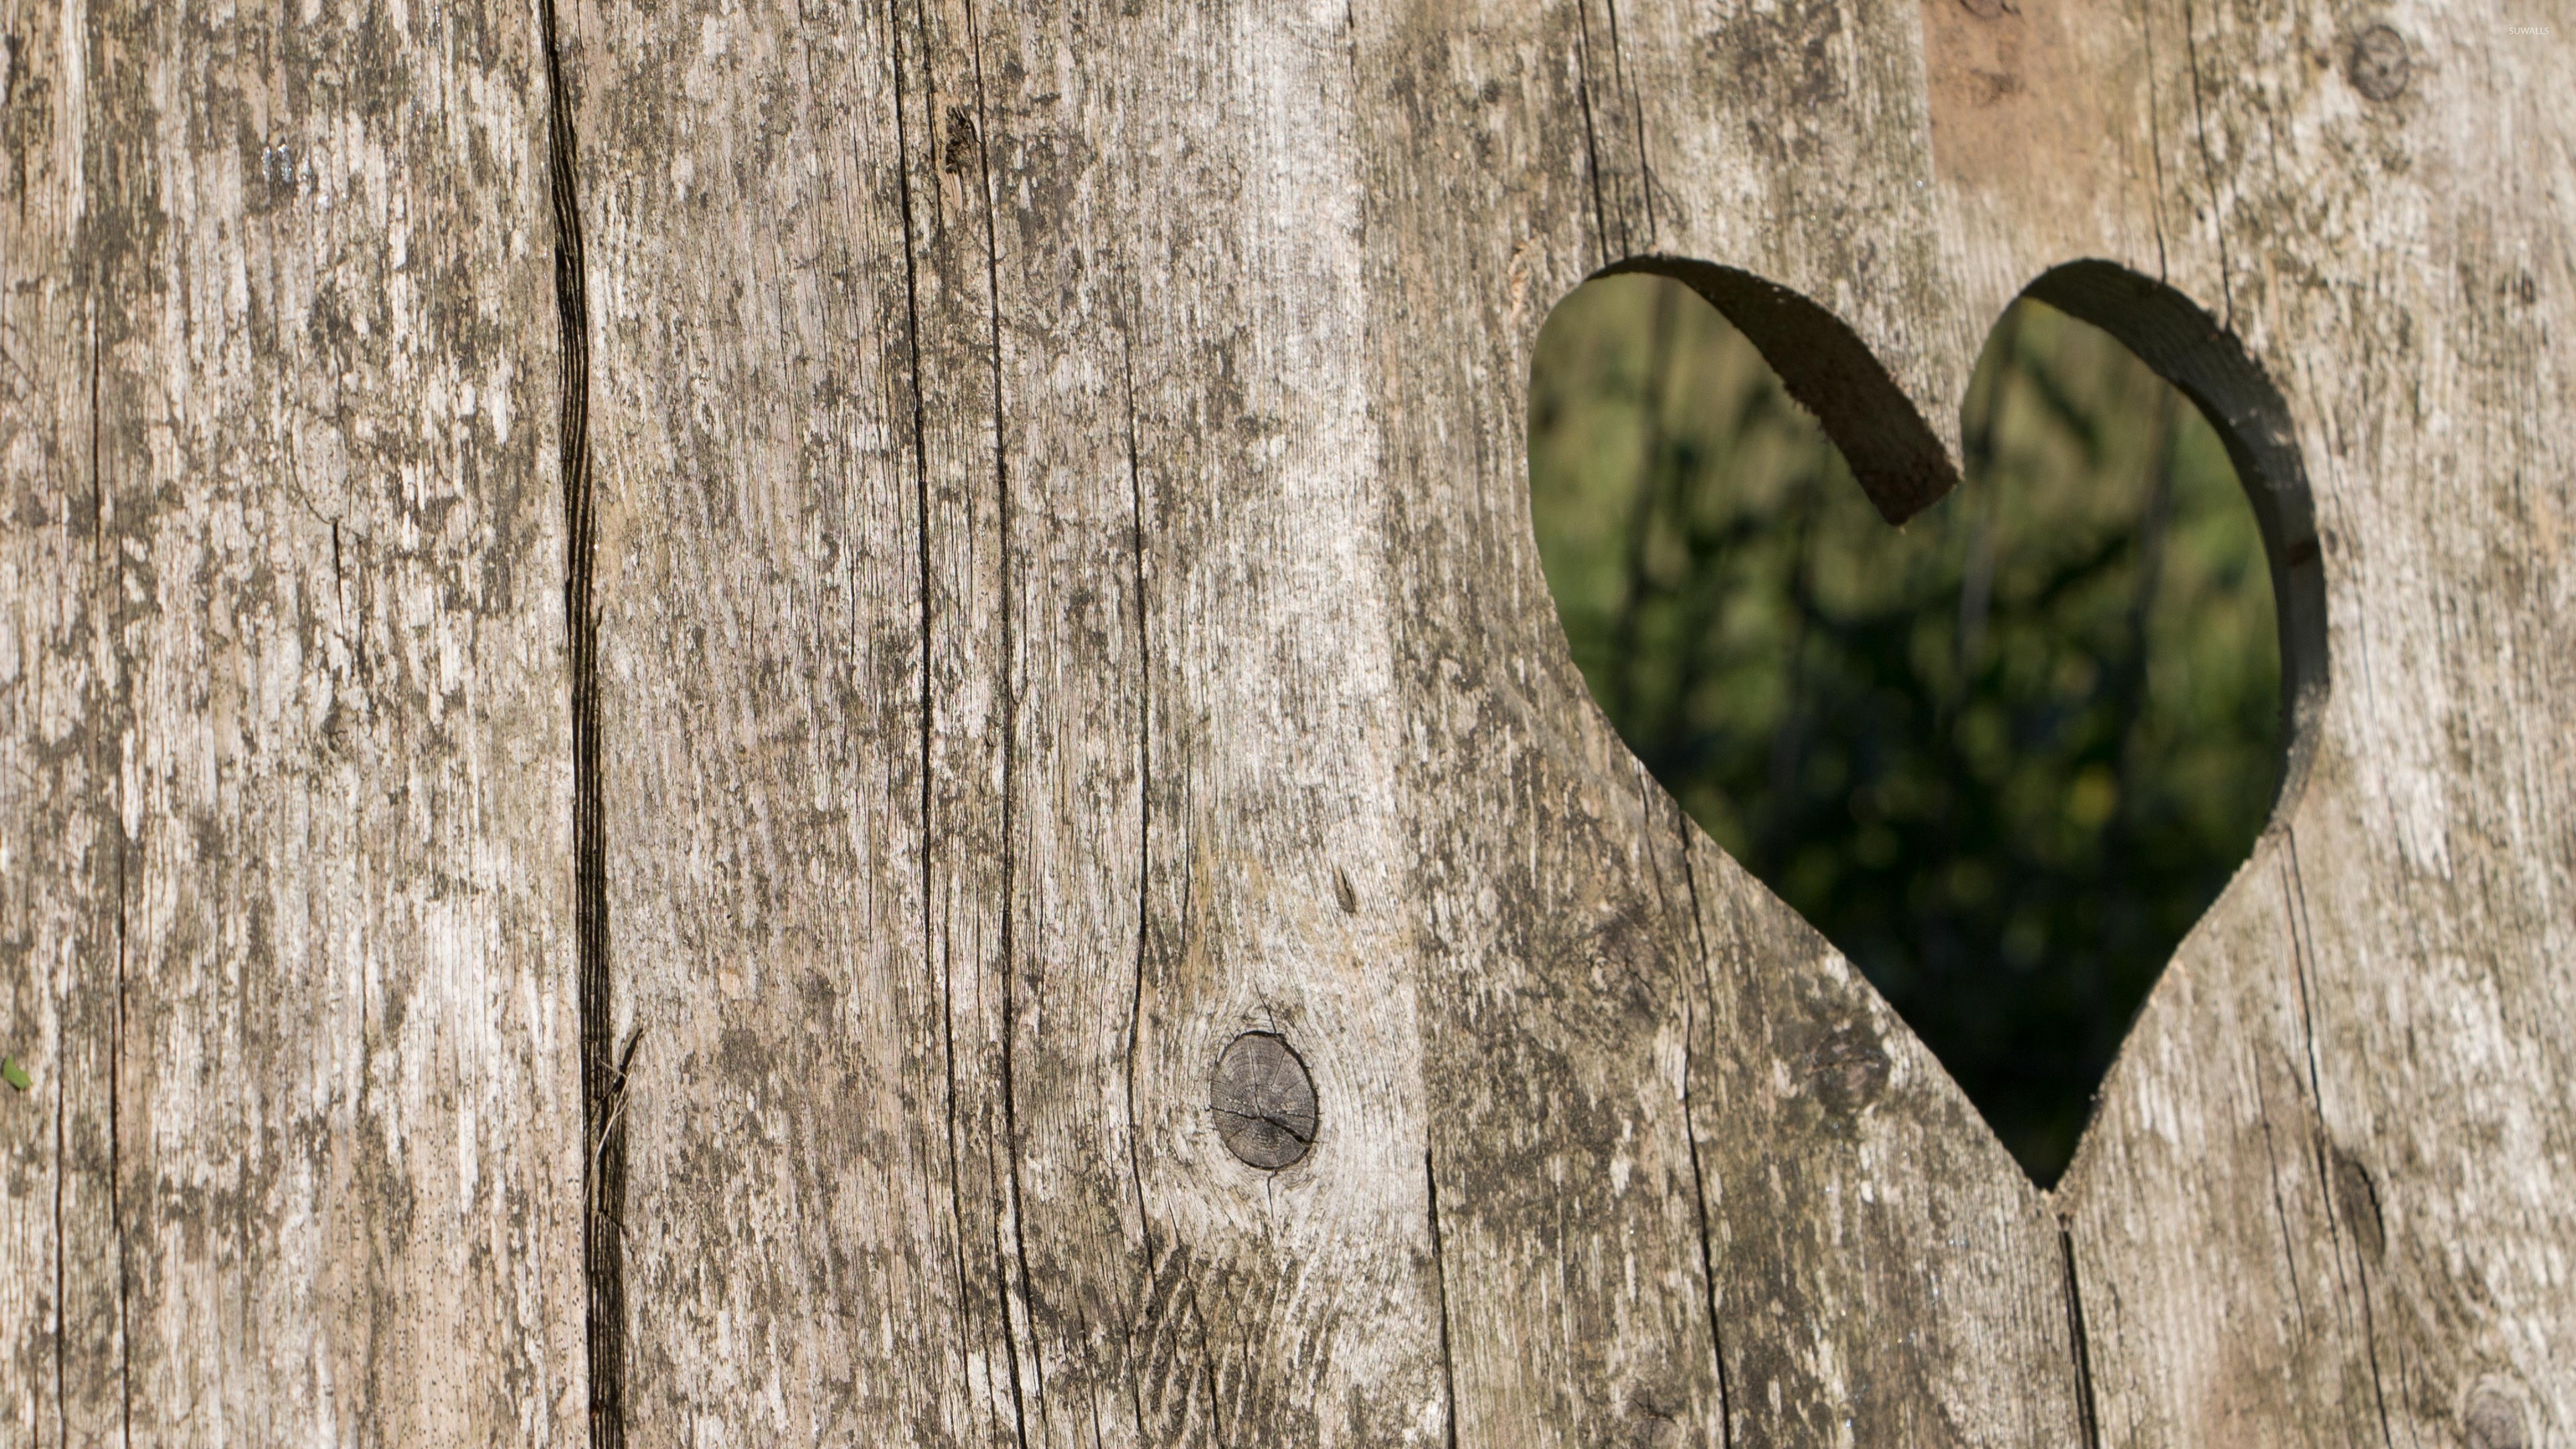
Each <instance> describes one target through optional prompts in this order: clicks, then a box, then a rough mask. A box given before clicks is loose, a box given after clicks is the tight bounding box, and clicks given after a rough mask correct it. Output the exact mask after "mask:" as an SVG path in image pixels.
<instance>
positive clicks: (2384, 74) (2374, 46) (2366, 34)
mask: <svg viewBox="0 0 2576 1449" xmlns="http://www.w3.org/2000/svg"><path fill="white" fill-rule="evenodd" d="M2414 73H2415V62H2414V61H2413V60H2412V59H2411V58H2410V57H2409V56H2408V55H2407V52H2406V37H2405V36H2402V35H2400V34H2398V33H2397V32H2396V31H2395V30H2392V29H2390V28H2389V27H2387V26H2385V25H2374V26H2372V27H2370V28H2369V29H2368V30H2365V31H2363V32H2362V33H2361V34H2360V35H2358V36H2356V37H2354V39H2353V42H2352V55H2351V57H2350V58H2349V59H2348V60H2346V61H2345V62H2344V74H2345V75H2346V76H2347V77H2349V78H2350V79H2351V81H2352V88H2353V89H2354V90H2357V91H2359V92H2361V93H2362V95H2364V96H2366V97H2368V98H2369V99H2371V100H2374V101H2393V100H2395V99H2397V98H2398V97H2399V96H2401V95H2404V94H2405V93H2406V82H2407V81H2408V80H2409V79H2410V78H2411V77H2412V76H2413V75H2414Z"/></svg>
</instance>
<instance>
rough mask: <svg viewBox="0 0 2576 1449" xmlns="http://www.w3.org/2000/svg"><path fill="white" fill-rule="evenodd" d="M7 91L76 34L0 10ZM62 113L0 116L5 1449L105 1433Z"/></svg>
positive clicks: (71, 187) (55, 89)
mask: <svg viewBox="0 0 2576 1449" xmlns="http://www.w3.org/2000/svg"><path fill="white" fill-rule="evenodd" d="M0 33H5V34H7V35H8V36H9V37H10V41H9V60H8V66H9V79H8V82H7V87H8V90H9V91H10V93H12V94H13V95H17V94H23V95H26V96H28V97H45V98H47V99H52V98H55V97H76V96H79V95H80V94H81V93H82V85H83V82H85V81H86V79H87V78H88V59H87V55H88V52H87V47H86V44H85V42H86V40H87V36H86V35H85V34H84V33H83V32H82V31H81V30H79V29H78V28H76V27H69V26H65V25H64V24H63V23H62V17H61V16H60V15H59V14H58V13H56V12H55V11H54V9H53V7H51V6H49V5H29V4H25V3H17V0H13V3H11V4H9V5H8V6H7V7H5V9H0ZM85 140H86V136H85V127H84V117H83V116H82V114H81V111H80V109H79V108H78V107H77V106H73V105H65V104H59V103H58V104H55V105H51V106H47V107H44V108H42V109H38V108H37V107H34V106H29V107H27V108H25V109H23V110H14V111H13V113H12V114H11V117H10V124H9V126H8V130H7V144H6V147H5V150H0V165H5V166H6V168H7V171H6V175H5V190H6V194H7V195H8V197H9V199H10V200H11V202H12V203H14V204H12V205H9V206H6V207H0V397H5V398H6V404H5V406H0V478H5V484H6V490H7V491H6V498H7V500H8V502H7V509H6V514H5V517H0V605H5V607H6V609H7V616H6V622H5V626H0V992H5V993H6V998H5V999H6V1011H7V1015H6V1018H5V1020H6V1023H7V1025H6V1027H5V1031H6V1033H7V1035H6V1039H5V1041H0V1052H5V1053H7V1054H8V1055H10V1056H12V1057H14V1058H15V1059H16V1060H17V1061H18V1062H19V1063H21V1064H22V1065H23V1067H24V1068H25V1070H26V1071H27V1072H28V1074H29V1077H30V1088H29V1091H28V1092H27V1093H26V1094H25V1095H24V1096H21V1095H19V1094H17V1093H0V1108H5V1110H0V1153H5V1158H0V1160H5V1163H6V1175H5V1181H6V1184H7V1186H6V1192H5V1196H0V1265H5V1266H0V1324H5V1328H0V1332H5V1333H6V1335H7V1339H6V1348H5V1351H0V1415H5V1422H6V1424H7V1429H6V1433H7V1434H8V1436H9V1437H10V1438H12V1439H14V1440H16V1441H18V1442H20V1443H26V1444H40V1445H62V1444H67V1443H78V1442H93V1441H98V1440H103V1439H105V1438H106V1437H107V1436H109V1435H111V1434H113V1433H115V1432H117V1430H118V1429H119V1427H120V1426H121V1425H122V1423H123V1417H124V1385H123V1381H122V1375H121V1372H120V1370H121V1366H122V1363H123V1358H124V1348H123V1344H124V1339H123V1319H122V1312H121V1310H122V1308H123V1302H122V1297H121V1295H120V1293H119V1291H118V1288H119V1281H120V1280H119V1276H118V1271H117V1270H118V1257H117V1232H116V1223H117V1218H116V1213H115V1184H116V1155H115V1127H114V1119H113V1104H114V1101H115V1098H114V1082H115V1055H114V1053H115V1047H116V1017H115V1006H116V995H115V990H114V987H115V979H116V978H115V971H114V963H115V961H116V951H117V924H118V922H117V892H118V886H119V877H118V870H117V866H118V860H119V854H120V852H119V850H118V846H119V845H120V844H121V836H122V833H123V832H122V830H121V829H120V827H119V824H118V820H117V813H116V808H115V789H116V777H117V773H118V769H119V764H120V762H119V760H118V759H117V757H116V756H115V754H114V752H113V743H114V740H115V738H116V733H115V731H114V730H112V729H111V728H110V727H109V726H108V721H107V714H108V709H109V700H108V698H107V690H106V688H105V687H104V684H103V681H102V680H101V679H100V677H99V675H100V666H101V665H102V663H104V662H106V661H107V660H108V658H109V655H108V649H107V642H108V641H107V638H106V631H105V629H104V628H103V627H102V625H101V622H100V621H101V615H102V613H103V612H104V610H105V606H106V604H107V602H108V601H107V600H105V599H103V598H102V594H103V593H104V591H105V585H104V583H103V581H104V580H106V579H108V578H109V569H110V565H109V562H108V555H107V541H106V538H105V534H104V530H103V524H104V521H105V520H104V517H103V515H102V512H101V507H100V504H101V497H100V492H99V487H98V481H97V472H96V455H95V453H94V452H93V449H92V446H91V439H92V438H93V437H94V436H95V429H94V426H93V422H92V418H93V407H94V404H95V401H96V394H95V392H94V391H93V390H92V386H91V384H92V379H93V378H94V376H95V375H96V374H95V371H94V368H95V357H96V352H95V348H94V346H93V332H92V320H93V319H92V312H93V305H94V302H93V297H92V295H91V289H90V287H89V286H88V285H87V284H86V281H85V279H84V277H83V274H82V273H83V268H82V265H81V262H82V258H81V246H82V236H81V215H82V212H83V209H84V207H83V203H84V201H85V200H86V196H87V189H88V188H87V182H86V177H85V175H84V163H85V162H86V161H87V160H88V159H89V158H88V156H87V154H86V148H85V146H84V141H85Z"/></svg>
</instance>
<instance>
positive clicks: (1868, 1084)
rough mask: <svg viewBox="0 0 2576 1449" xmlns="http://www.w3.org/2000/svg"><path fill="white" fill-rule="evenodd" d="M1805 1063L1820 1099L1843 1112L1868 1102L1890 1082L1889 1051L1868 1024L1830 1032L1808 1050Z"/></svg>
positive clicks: (1808, 1080)
mask: <svg viewBox="0 0 2576 1449" xmlns="http://www.w3.org/2000/svg"><path fill="white" fill-rule="evenodd" d="M1805 1065H1806V1069H1807V1083H1808V1085H1809V1087H1810V1088H1811V1089H1812V1090H1813V1091H1814V1092H1815V1094H1816V1098H1817V1100H1819V1101H1821V1102H1824V1103H1825V1104H1826V1105H1828V1106H1831V1107H1834V1108H1836V1109H1837V1110H1840V1111H1845V1112H1849V1111H1853V1110H1855V1109H1857V1108H1859V1107H1862V1106H1865V1105H1867V1104H1868V1103H1869V1102H1870V1100H1871V1099H1873V1098H1875V1097H1876V1096H1877V1095H1878V1092H1879V1089H1880V1088H1881V1087H1884V1086H1886V1085H1887V1050H1886V1048H1884V1047H1882V1046H1880V1045H1879V1044H1878V1038H1877V1036H1876V1035H1875V1034H1874V1033H1872V1032H1871V1031H1869V1030H1868V1029H1867V1028H1865V1027H1858V1026H1846V1027H1842V1028H1839V1029H1837V1030H1835V1031H1832V1032H1829V1033H1827V1034H1826V1036H1825V1039H1824V1040H1822V1041H1820V1042H1818V1043H1816V1045H1815V1047H1814V1048H1813V1049H1812V1050H1810V1051H1809V1052H1808V1053H1807V1060H1806V1064H1805Z"/></svg>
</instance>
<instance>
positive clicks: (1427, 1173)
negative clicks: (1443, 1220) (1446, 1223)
mask: <svg viewBox="0 0 2576 1449" xmlns="http://www.w3.org/2000/svg"><path fill="white" fill-rule="evenodd" d="M1422 1190H1423V1195H1424V1197H1425V1199H1426V1201H1427V1202H1428V1204H1429V1208H1430V1216H1431V1281H1432V1284H1433V1285H1434V1287H1435V1289H1436V1290H1437V1291H1438V1293H1439V1295H1440V1394H1441V1402H1442V1404H1443V1406H1444V1407H1445V1408H1446V1409H1447V1411H1448V1419H1447V1422H1448V1425H1449V1434H1448V1439H1447V1441H1446V1442H1447V1444H1448V1449H1458V1364H1457V1360H1456V1359H1454V1358H1452V1357H1451V1356H1450V1352H1449V1250H1448V1246H1447V1245H1446V1244H1445V1243H1443V1242H1442V1241H1441V1238H1440V1174H1439V1173H1438V1172H1436V1171H1434V1170H1433V1168H1432V1165H1431V1152H1430V1150H1429V1149H1428V1148H1425V1149H1424V1150H1423V1153H1422Z"/></svg>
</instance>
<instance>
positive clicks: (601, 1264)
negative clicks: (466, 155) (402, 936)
mask: <svg viewBox="0 0 2576 1449" xmlns="http://www.w3.org/2000/svg"><path fill="white" fill-rule="evenodd" d="M539 22H540V25H541V27H542V29H543V40H544V44H545V55H546V120H547V137H548V142H549V145H548V157H547V173H548V180H549V183H550V186H551V191H552V196H551V201H552V205H553V211H554V221H555V269H554V270H555V311H556V321H557V324H558V328H559V333H560V338H561V345H562V348H563V360H562V369H561V375H560V379H559V381H560V387H561V397H560V407H561V411H560V413H559V415H558V430H559V436H558V438H557V444H558V447H559V448H560V455H559V461H560V467H561V471H562V474H563V490H564V628H565V631H566V633H567V634H568V636H569V638H568V639H567V641H566V642H567V645H568V648H567V653H568V654H569V656H570V659H569V665H570V674H571V695H572V700H571V703H572V764H573V830H572V836H573V929H574V937H575V941H576V950H577V953H578V958H579V964H578V969H579V974H580V982H579V987H578V994H579V1001H580V1007H579V1014H580V1018H581V1082H582V1140H583V1141H584V1142H585V1143H586V1144H595V1145H593V1146H592V1148H591V1151H590V1152H589V1153H588V1154H587V1160H586V1161H585V1162H584V1163H583V1169H584V1172H583V1176H584V1179H585V1180H584V1182H583V1191H582V1201H583V1204H584V1208H585V1211H584V1212H583V1214H582V1272H583V1276H584V1278H585V1279H586V1281H587V1287H588V1290H589V1291H588V1294H587V1307H586V1309H585V1323H584V1343H585V1346H586V1348H587V1350H588V1355H589V1380H590V1437H591V1443H592V1444H593V1445H594V1446H596V1449H618V1446H620V1445H623V1444H624V1443H625V1442H626V1422H625V1363H624V1356H625V1327H626V1324H625V1316H626V1283H625V1253H624V1242H623V1236H622V1229H621V1228H620V1227H619V1226H618V1224H619V1222H620V1220H621V1218H622V1217H623V1209H624V1207H625V1196H626V1140H625V1135H624V1133H623V1131H622V1130H621V1118H622V1115H623V1108H624V1106H625V1082H626V1067H627V1065H628V1064H629V1061H630V1060H631V1058H632V1057H633V1054H634V1049H635V1041H636V1038H635V1037H630V1038H629V1039H628V1041H627V1045H626V1054H625V1057H624V1058H620V1057H617V1056H616V1055H614V1053H615V1051H616V1038H615V1022H614V1018H613V1015H612V1013H613V1010H614V1007H615V998H614V995H613V994H612V989H611V982H610V979H609V966H608V846H607V838H606V824H607V810H606V805H605V801H604V799H603V794H602V790H603V786H602V778H601V760H600V750H599V617H598V614H597V612H596V609H595V606H594V603H593V597H592V582H593V571H594V568H595V563H596V554H597V551H598V520H597V514H596V506H597V499H596V497H595V494H594V490H593V487H592V481H591V474H590V302H589V284H588V279H587V276H586V273H585V270H584V265H583V259H582V234H581V194H580V188H579V184H578V179H577V171H576V162H577V156H578V151H577V147H576V145H575V140H574V136H573V126H572V100H571V98H570V96H568V95H567V94H566V93H565V89H564V68H563V46H562V40H561V36H562V31H561V26H560V24H559V20H558V17H557V14H556V10H555V0H543V5H542V8H541V10H540V13H539Z"/></svg>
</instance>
